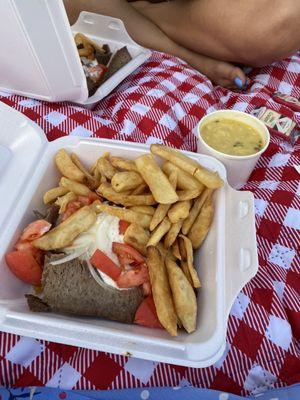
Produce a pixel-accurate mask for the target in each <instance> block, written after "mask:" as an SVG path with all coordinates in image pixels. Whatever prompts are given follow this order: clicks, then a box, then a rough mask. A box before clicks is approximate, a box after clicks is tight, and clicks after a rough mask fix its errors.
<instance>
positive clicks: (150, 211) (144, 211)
mask: <svg viewBox="0 0 300 400" xmlns="http://www.w3.org/2000/svg"><path fill="white" fill-rule="evenodd" d="M130 210H132V211H136V212H139V213H142V214H147V215H153V214H154V213H155V208H154V207H152V206H133V207H130Z"/></svg>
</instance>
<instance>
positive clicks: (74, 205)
mask: <svg viewBox="0 0 300 400" xmlns="http://www.w3.org/2000/svg"><path fill="white" fill-rule="evenodd" d="M81 207H82V203H81V202H80V201H78V200H73V201H70V202H69V203H68V205H67V207H66V211H65V212H64V213H63V214H62V218H61V221H62V222H63V221H65V220H66V219H67V218H69V217H70V216H71V215H72V214H74V212H76V211H77V210H79V208H81Z"/></svg>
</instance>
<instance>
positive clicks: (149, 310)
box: [6, 144, 223, 336]
mask: <svg viewBox="0 0 300 400" xmlns="http://www.w3.org/2000/svg"><path fill="white" fill-rule="evenodd" d="M155 155H156V156H159V157H160V158H161V159H162V161H163V163H164V165H163V167H162V168H161V167H160V166H159V165H158V164H157V162H156V160H155V158H154V156H155ZM55 164H56V167H57V169H58V170H59V172H60V173H61V175H62V177H61V179H60V180H59V183H58V186H57V187H55V188H52V189H50V190H48V191H47V192H46V193H45V194H44V196H43V200H44V203H45V204H46V206H47V207H48V212H47V213H46V215H41V214H38V218H39V219H38V220H37V221H34V222H32V223H31V224H30V225H29V226H28V227H26V228H25V230H24V231H23V233H22V235H21V237H20V239H19V241H18V242H17V244H16V245H15V248H14V250H13V251H11V252H9V253H7V254H6V262H7V265H8V267H9V268H10V269H11V271H12V272H13V273H14V274H15V275H16V276H17V277H18V278H19V279H21V280H23V281H24V282H27V283H29V284H32V285H35V286H40V287H41V288H42V291H41V294H40V295H39V296H37V295H36V294H35V295H33V294H28V295H27V296H26V297H27V302H28V305H29V308H30V309H31V310H32V311H38V312H40V311H54V312H60V313H69V314H75V315H87V316H95V317H102V318H107V319H111V320H116V321H120V322H125V323H136V324H140V325H144V326H147V327H156V328H162V327H163V328H165V329H166V330H167V331H168V332H169V333H170V335H172V336H176V335H177V328H178V326H179V327H183V328H185V330H186V331H187V332H188V333H191V332H193V331H194V330H195V329H196V319H197V303H196V294H195V290H196V289H198V288H200V287H201V282H200V278H199V276H198V273H197V270H196V269H195V267H194V255H193V249H197V248H199V247H200V245H201V244H202V243H203V241H204V240H205V237H206V235H207V233H208V231H209V229H210V226H211V223H212V219H213V212H214V206H213V200H212V197H211V196H212V194H213V191H214V190H215V189H217V188H219V187H221V186H222V184H223V181H222V180H221V179H220V177H219V175H218V174H217V173H213V172H211V171H209V170H207V169H206V168H204V167H202V166H201V165H200V164H198V163H197V162H196V161H194V160H192V159H190V158H189V157H187V156H185V155H183V154H182V153H180V152H179V151H177V150H174V149H170V148H168V147H165V146H161V145H157V144H155V145H152V146H151V153H150V154H145V155H142V156H140V157H138V158H137V159H136V160H134V161H133V160H125V159H121V158H116V157H110V155H109V154H107V153H105V154H103V155H102V156H101V157H100V158H99V159H98V160H97V161H96V162H95V163H94V165H93V166H92V168H91V169H88V168H87V167H86V166H84V165H83V164H82V163H81V161H80V159H79V158H78V157H77V156H76V155H75V154H71V155H69V154H68V152H67V151H66V150H64V149H60V150H59V151H58V152H57V153H56V155H55ZM149 165H150V167H151V168H150V169H149ZM165 171H166V172H165ZM183 176H189V178H190V179H186V182H184V183H183V180H182V179H181V178H182V177H183ZM179 177H180V178H179ZM189 182H190V183H192V187H190V184H189ZM208 187H209V188H210V189H208ZM137 189H138V190H137ZM50 217H51V218H50ZM191 217H192V218H191ZM153 221H154V222H155V223H153ZM183 228H184V229H183ZM175 243H177V246H175ZM178 260H179V261H180V264H179V261H178ZM177 262H178V264H177Z"/></svg>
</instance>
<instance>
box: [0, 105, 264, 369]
mask: <svg viewBox="0 0 300 400" xmlns="http://www.w3.org/2000/svg"><path fill="white" fill-rule="evenodd" d="M62 147H63V148H66V149H67V151H72V152H75V153H76V154H77V155H78V156H79V157H80V159H81V160H82V161H83V162H84V163H85V164H87V165H91V164H92V163H93V162H94V161H95V160H96V159H97V158H98V157H99V156H100V155H101V154H102V153H103V152H106V151H109V152H110V153H111V154H112V155H114V156H121V157H127V158H130V159H135V158H136V157H138V156H139V155H141V154H145V153H147V152H149V147H148V146H146V145H140V144H134V143H127V142H118V141H110V140H100V139H83V138H79V137H70V136H69V137H65V138H62V139H59V140H56V141H54V142H51V143H47V141H46V139H45V135H44V133H43V132H42V131H41V129H40V128H38V127H37V126H36V125H35V124H33V122H31V121H30V120H28V119H27V118H25V117H24V116H23V115H21V114H19V113H17V112H16V111H13V110H11V109H10V108H9V107H7V106H4V105H2V103H0V160H4V161H3V162H2V164H1V174H0V198H1V199H5V201H3V202H2V201H1V202H0V330H2V331H6V332H11V333H15V334H19V335H25V336H32V337H35V338H40V339H45V340H50V341H54V342H60V343H66V344H70V345H76V346H82V347H87V348H91V349H97V350H102V351H107V352H112V353H118V354H124V355H132V356H134V357H138V358H143V359H147V360H154V361H162V362H167V363H171V364H177V365H185V366H190V367H207V366H209V365H212V364H213V363H215V362H216V361H217V360H218V359H219V358H220V357H221V356H222V353H223V352H224V349H225V340H226V331H227V322H228V315H229V311H230V308H231V306H232V303H233V301H234V300H235V298H236V296H237V294H238V293H239V291H240V290H241V289H242V287H243V286H244V285H245V284H246V283H247V282H248V281H249V280H250V279H251V278H252V277H253V276H254V275H255V273H256V272H257V268H258V260H257V249H256V235H255V223H254V205H253V195H252V194H251V193H249V192H237V191H235V190H233V189H232V188H231V187H230V186H229V185H228V184H227V183H226V184H225V185H224V187H223V188H221V189H219V190H217V191H216V192H215V194H214V206H215V215H214V220H213V224H212V227H211V229H210V232H209V234H208V236H207V238H206V240H205V242H204V244H203V246H202V247H201V249H200V250H198V251H196V252H195V266H196V268H197V270H198V272H199V276H200V278H201V282H202V288H201V289H200V290H199V292H198V309H199V312H198V318H197V330H196V331H195V332H194V333H192V334H186V333H183V332H180V333H179V335H178V337H176V338H172V337H170V336H169V335H168V333H167V332H165V331H163V330H159V329H149V328H144V327H141V326H137V325H126V324H121V323H118V322H113V321H108V320H104V319H100V318H85V317H79V316H78V317H76V316H71V315H59V314H55V313H48V314H47V313H45V314H41V313H33V312H30V311H29V309H28V307H27V303H26V301H25V298H24V294H25V293H26V292H28V291H29V290H30V287H29V286H27V285H26V284H24V283H22V282H21V281H19V280H18V279H17V278H16V277H15V276H14V275H12V274H11V272H10V271H9V269H8V268H7V266H6V264H5V258H4V255H5V253H6V252H7V251H9V250H11V249H12V248H13V245H14V244H15V242H16V241H17V239H18V237H19V235H20V233H21V231H22V229H24V227H25V226H26V225H27V224H28V223H29V222H31V221H32V220H33V218H34V216H33V213H32V210H34V209H40V210H42V209H43V207H44V206H43V203H42V197H43V194H44V192H45V191H46V190H48V189H49V188H51V187H54V186H57V183H58V181H59V178H60V176H59V173H58V171H57V169H56V168H55V164H54V161H53V158H54V155H55V153H56V152H57V150H58V149H60V148H62ZM186 154H187V155H188V156H189V157H192V158H193V159H195V160H197V161H199V162H200V163H201V164H202V165H204V166H205V167H207V168H209V169H211V170H213V171H217V172H218V173H219V174H220V176H221V177H222V178H223V179H224V181H225V182H226V171H225V168H224V166H223V165H222V164H221V163H220V162H219V161H217V160H215V159H214V158H212V157H208V156H204V155H201V154H196V153H188V152H186Z"/></svg>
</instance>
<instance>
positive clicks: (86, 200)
mask: <svg viewBox="0 0 300 400" xmlns="http://www.w3.org/2000/svg"><path fill="white" fill-rule="evenodd" d="M77 199H78V201H80V203H81V204H82V205H83V206H89V205H90V204H91V203H92V201H91V200H90V198H89V197H87V196H77Z"/></svg>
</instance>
